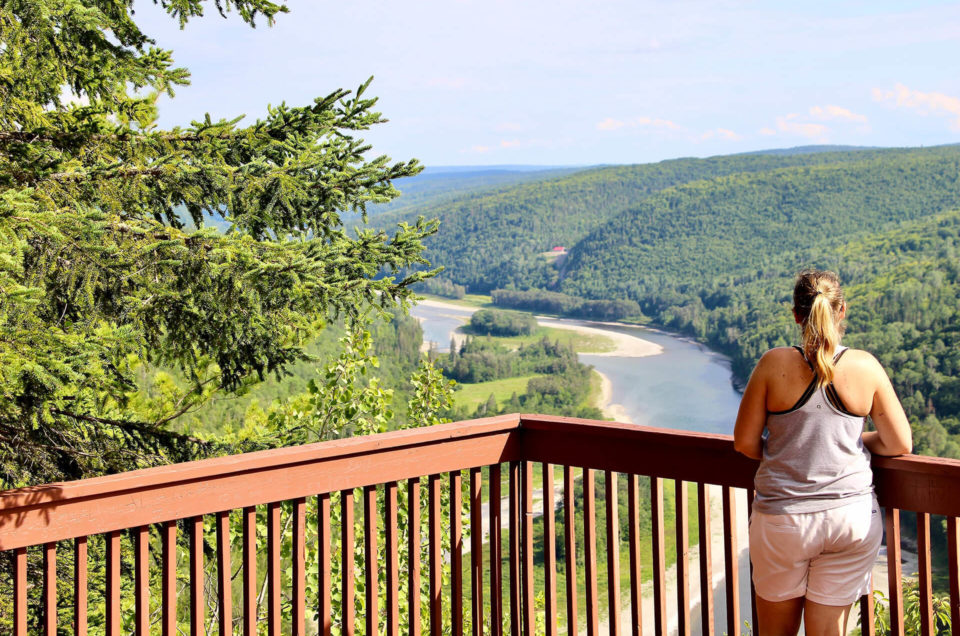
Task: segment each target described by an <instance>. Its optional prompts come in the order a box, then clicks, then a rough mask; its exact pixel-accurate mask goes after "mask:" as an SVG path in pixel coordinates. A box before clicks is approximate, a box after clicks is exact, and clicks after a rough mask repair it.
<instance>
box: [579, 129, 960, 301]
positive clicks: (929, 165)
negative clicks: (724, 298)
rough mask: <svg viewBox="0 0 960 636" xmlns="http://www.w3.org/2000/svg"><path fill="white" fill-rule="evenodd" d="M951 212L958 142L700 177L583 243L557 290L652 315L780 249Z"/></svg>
mask: <svg viewBox="0 0 960 636" xmlns="http://www.w3.org/2000/svg"><path fill="white" fill-rule="evenodd" d="M855 154H856V153H855ZM816 156H822V155H816ZM957 207H960V146H952V147H943V148H938V149H930V150H917V151H912V152H908V153H891V154H885V155H881V156H878V157H873V158H870V159H867V160H861V161H850V162H844V163H834V164H826V165H819V166H802V167H791V168H781V169H777V170H771V171H765V172H757V173H739V174H732V175H727V176H723V177H717V178H713V179H708V180H700V181H696V182H692V183H688V184H684V185H681V186H677V187H675V188H670V189H669V190H665V191H663V192H661V193H658V194H657V195H655V196H651V197H649V198H648V199H646V200H645V201H643V202H641V203H640V204H639V205H637V206H636V207H634V208H632V209H630V210H628V211H626V212H624V213H622V214H619V215H617V216H616V217H614V218H612V219H611V220H610V221H608V222H607V223H606V224H604V225H603V226H601V227H599V228H597V229H596V230H595V231H594V232H593V233H592V234H591V235H590V236H588V237H586V238H585V239H584V240H582V241H581V242H579V243H578V244H577V245H576V246H575V247H574V249H573V251H572V253H571V255H570V257H569V260H568V263H567V266H566V275H565V278H564V280H563V281H562V290H563V291H565V292H568V293H572V294H575V295H580V296H585V297H591V298H593V297H602V298H611V297H624V298H631V299H633V300H636V301H638V302H639V303H640V304H641V307H642V308H643V309H644V312H645V313H648V314H650V315H653V316H657V315H660V314H661V313H662V312H663V311H664V310H665V309H666V308H668V307H670V306H671V305H675V304H677V303H678V302H682V300H683V299H684V298H688V297H690V296H691V294H692V295H698V296H704V297H705V296H708V295H709V294H710V293H711V292H712V291H713V290H715V289H717V288H718V286H721V285H723V284H725V283H731V282H734V281H738V280H743V279H749V278H751V277H752V276H754V275H756V274H757V272H758V271H760V272H762V271H764V270H766V269H769V267H770V266H771V265H775V267H774V270H776V269H777V268H779V267H781V266H782V265H783V263H782V262H781V261H780V258H779V256H780V255H782V254H783V253H784V252H788V251H794V250H800V249H802V248H805V247H819V246H823V245H829V244H831V243H834V242H836V241H845V240H852V239H856V238H859V237H862V236H866V235H869V234H871V233H874V232H877V231H880V230H882V229H884V228H887V227H888V226H889V225H890V224H891V223H896V222H900V221H906V220H911V219H918V218H922V217H924V216H929V215H931V214H936V213H937V212H941V211H943V210H948V209H952V208H957ZM800 264H801V263H799V262H798V263H796V265H800ZM788 265H791V266H792V265H794V263H790V264H788Z"/></svg>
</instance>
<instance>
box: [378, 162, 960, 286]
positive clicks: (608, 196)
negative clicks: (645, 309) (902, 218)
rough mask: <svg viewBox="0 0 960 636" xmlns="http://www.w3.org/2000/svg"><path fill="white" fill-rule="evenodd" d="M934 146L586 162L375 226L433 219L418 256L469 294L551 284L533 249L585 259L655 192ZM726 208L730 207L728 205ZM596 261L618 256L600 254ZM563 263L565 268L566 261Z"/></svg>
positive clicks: (548, 267)
mask: <svg viewBox="0 0 960 636" xmlns="http://www.w3.org/2000/svg"><path fill="white" fill-rule="evenodd" d="M944 152H946V153H948V154H949V153H954V154H956V151H955V150H942V149H941V150H938V149H926V150H860V151H852V152H814V153H792V154H786V155H770V154H743V155H732V156H722V157H711V158H707V159H676V160H671V161H663V162H659V163H654V164H644V165H636V166H612V167H601V168H592V169H588V170H583V171H580V172H576V173H574V174H570V175H566V176H562V177H557V178H551V179H546V180H542V181H536V182H530V183H524V184H520V185H515V186H511V187H508V188H504V189H502V190H501V191H497V192H492V193H475V194H468V195H464V196H461V197H459V198H456V199H455V200H452V201H445V202H441V203H435V204H429V205H424V206H419V207H416V209H414V210H398V211H394V212H390V213H387V214H384V215H382V216H379V217H377V219H376V220H375V223H376V224H378V225H381V226H383V227H390V226H392V225H393V224H395V223H397V222H399V221H401V220H411V219H413V218H415V217H416V216H417V215H423V216H426V217H428V218H432V217H437V218H439V219H440V223H441V228H440V232H439V233H438V234H437V235H436V236H433V237H430V238H429V239H428V240H427V241H425V245H426V246H427V251H426V256H427V258H429V259H430V260H431V261H432V262H433V263H435V264H438V265H443V266H444V267H445V268H446V272H445V274H444V275H445V276H447V277H449V278H450V279H451V280H453V281H454V282H456V283H459V284H463V285H466V286H467V287H468V288H469V289H470V290H471V291H489V290H491V289H495V288H504V287H510V286H513V287H516V288H519V289H526V288H529V287H539V288H549V287H553V286H555V285H556V284H557V279H558V274H559V272H558V270H557V269H556V268H555V267H553V265H552V263H551V262H548V261H547V259H545V258H543V257H542V256H541V254H542V253H544V252H546V251H548V250H550V249H552V248H553V247H556V246H564V247H567V248H568V249H570V248H573V253H574V255H576V254H579V255H580V256H579V257H578V258H579V259H580V260H578V261H577V262H578V265H579V264H580V263H581V261H582V259H584V258H587V256H588V254H587V252H588V250H585V249H580V248H578V247H576V246H577V244H578V243H579V242H580V241H581V240H583V239H585V238H586V237H587V236H588V235H590V234H591V233H592V232H594V231H595V230H598V229H599V228H601V227H602V226H604V224H606V223H607V222H610V221H611V220H612V219H616V218H618V217H619V216H621V215H628V216H627V218H633V217H630V216H629V214H630V213H631V211H635V210H639V209H641V208H642V204H643V202H644V201H646V200H647V199H648V198H650V197H653V196H656V195H658V193H661V192H664V196H666V192H665V191H667V190H670V191H671V192H672V191H673V190H672V189H676V188H678V187H680V186H683V185H684V184H690V183H692V182H698V181H704V182H707V181H710V180H711V179H717V178H722V177H724V176H732V175H738V174H753V173H758V174H759V173H769V172H772V171H776V170H783V169H788V168H790V169H795V170H796V171H797V173H798V174H802V173H803V171H804V170H809V169H812V168H815V167H818V166H824V165H834V164H845V163H857V162H864V161H871V160H880V159H882V158H886V160H889V161H896V160H897V158H898V157H912V156H914V155H915V154H917V153H919V154H920V155H923V154H924V153H927V154H930V153H933V154H936V153H944ZM774 178H778V177H774ZM704 187H708V188H709V187H713V186H712V185H710V186H704ZM678 196H680V199H676V198H674V199H671V200H674V201H676V203H677V204H679V201H680V200H681V199H682V198H683V197H684V196H686V195H678ZM744 203H745V204H749V201H748V200H744ZM668 205H672V204H670V203H668ZM731 205H732V208H737V204H736V203H732V204H731ZM620 231H623V232H625V234H627V235H631V236H632V235H633V230H632V229H631V228H620ZM591 258H592V256H591ZM597 258H610V259H617V258H619V257H618V255H616V254H608V255H606V256H597ZM567 263H568V265H567V266H571V265H572V263H570V261H567ZM583 265H584V266H585V265H586V263H583ZM566 284H567V283H565V285H566ZM580 287H581V288H582V286H580ZM607 291H608V289H600V288H597V289H595V290H593V291H592V292H591V293H595V294H598V295H599V294H604V293H606V292H607ZM621 293H622V292H621Z"/></svg>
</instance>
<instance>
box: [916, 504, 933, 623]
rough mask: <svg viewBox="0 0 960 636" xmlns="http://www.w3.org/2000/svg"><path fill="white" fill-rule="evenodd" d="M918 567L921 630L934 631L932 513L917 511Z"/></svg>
mask: <svg viewBox="0 0 960 636" xmlns="http://www.w3.org/2000/svg"><path fill="white" fill-rule="evenodd" d="M917 569H918V574H919V578H920V580H919V581H918V583H917V585H918V591H919V592H920V607H919V610H920V631H921V632H922V633H924V634H932V633H933V625H934V623H933V576H932V573H931V569H930V515H929V514H927V513H925V512H918V513H917Z"/></svg>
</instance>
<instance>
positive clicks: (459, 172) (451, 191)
mask: <svg viewBox="0 0 960 636" xmlns="http://www.w3.org/2000/svg"><path fill="white" fill-rule="evenodd" d="M579 170H582V168H577V167H551V166H437V167H430V166H428V167H426V168H424V170H423V172H421V173H420V174H418V175H417V176H415V177H408V178H406V179H399V180H397V181H395V182H394V184H393V185H394V187H396V188H397V189H398V190H400V192H401V194H400V196H399V197H397V198H396V199H394V200H393V201H390V202H389V203H380V204H377V205H371V206H369V207H368V208H367V213H368V214H369V215H370V216H375V215H380V214H383V213H385V212H390V211H394V210H400V211H407V212H409V211H415V210H416V209H417V208H419V207H422V206H423V205H425V204H431V205H434V204H437V203H440V202H443V201H449V200H452V199H455V198H459V197H462V196H464V195H466V194H469V193H476V192H486V191H489V190H493V189H501V188H505V187H508V186H512V185H516V184H519V183H526V182H529V181H541V180H543V179H549V178H552V177H558V176H562V175H565V174H570V173H573V172H577V171H579Z"/></svg>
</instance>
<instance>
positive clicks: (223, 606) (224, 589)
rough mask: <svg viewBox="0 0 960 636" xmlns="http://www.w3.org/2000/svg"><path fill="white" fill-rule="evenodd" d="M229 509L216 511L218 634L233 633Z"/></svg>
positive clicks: (229, 635)
mask: <svg viewBox="0 0 960 636" xmlns="http://www.w3.org/2000/svg"><path fill="white" fill-rule="evenodd" d="M230 557H231V554H230V511H228V510H227V511H222V512H218V513H217V600H218V601H219V602H220V625H219V627H220V636H231V635H232V634H233V588H232V586H231V575H232V572H231V570H232V567H231V565H232V564H231V559H230Z"/></svg>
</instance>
